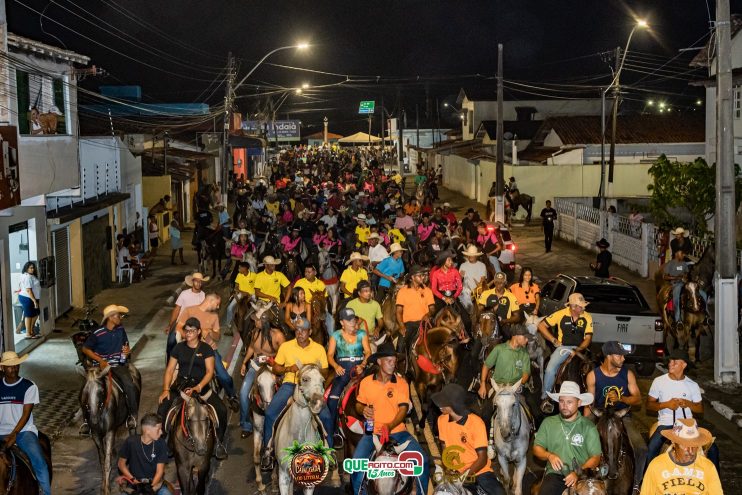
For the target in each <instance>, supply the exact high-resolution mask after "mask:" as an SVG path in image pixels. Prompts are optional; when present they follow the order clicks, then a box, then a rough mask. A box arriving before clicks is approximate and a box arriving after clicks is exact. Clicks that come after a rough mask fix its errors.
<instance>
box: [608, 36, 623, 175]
mask: <svg viewBox="0 0 742 495" xmlns="http://www.w3.org/2000/svg"><path fill="white" fill-rule="evenodd" d="M620 67H621V47H620V46H619V47H616V73H618V71H619V70H620ZM620 94H621V85H620V81H619V80H618V79H616V84H615V86H613V110H612V111H611V149H610V151H609V155H608V184H613V166H614V165H615V163H616V123H617V120H618V98H619V96H620Z"/></svg>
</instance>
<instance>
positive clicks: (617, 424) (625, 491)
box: [592, 407, 635, 495]
mask: <svg viewBox="0 0 742 495" xmlns="http://www.w3.org/2000/svg"><path fill="white" fill-rule="evenodd" d="M630 410H631V409H630V408H628V407H627V408H625V409H622V410H620V411H616V410H615V409H613V408H610V407H609V408H608V409H606V410H605V411H600V410H599V409H597V408H596V409H593V410H592V413H593V414H594V415H595V416H597V417H598V424H597V427H598V434H599V435H600V444H601V446H602V451H603V463H604V464H605V465H606V466H607V467H608V474H607V475H606V476H605V480H606V488H607V491H606V493H607V494H608V495H630V494H631V489H632V487H633V484H634V467H635V466H634V451H633V450H632V449H631V444H630V443H629V436H628V434H627V433H626V428H624V425H623V421H622V419H621V418H623V417H624V416H625V415H626V413H628V412H629V411H630Z"/></svg>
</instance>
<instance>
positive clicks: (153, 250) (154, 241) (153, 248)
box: [147, 215, 160, 258]
mask: <svg viewBox="0 0 742 495" xmlns="http://www.w3.org/2000/svg"><path fill="white" fill-rule="evenodd" d="M147 233H148V237H147V238H148V239H149V252H150V255H151V256H152V257H153V258H154V257H155V256H157V247H158V246H159V245H160V226H159V225H158V224H157V218H155V216H154V215H150V216H149V222H148V223H147Z"/></svg>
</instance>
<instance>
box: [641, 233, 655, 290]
mask: <svg viewBox="0 0 742 495" xmlns="http://www.w3.org/2000/svg"><path fill="white" fill-rule="evenodd" d="M650 227H651V224H648V223H642V237H641V240H642V248H641V249H642V265H641V276H642V277H648V276H649V243H650V242H653V239H649V232H650V231H651V230H652V229H650Z"/></svg>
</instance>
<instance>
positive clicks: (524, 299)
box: [510, 282, 541, 306]
mask: <svg viewBox="0 0 742 495" xmlns="http://www.w3.org/2000/svg"><path fill="white" fill-rule="evenodd" d="M540 290H541V289H539V287H538V285H536V284H531V287H530V288H529V289H528V291H526V289H524V288H523V287H521V286H520V284H519V283H517V282H516V283H514V284H513V285H511V286H510V292H512V293H513V295H514V296H515V299H517V300H518V304H519V305H521V306H522V305H524V304H536V294H538V293H539V291H540Z"/></svg>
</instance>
